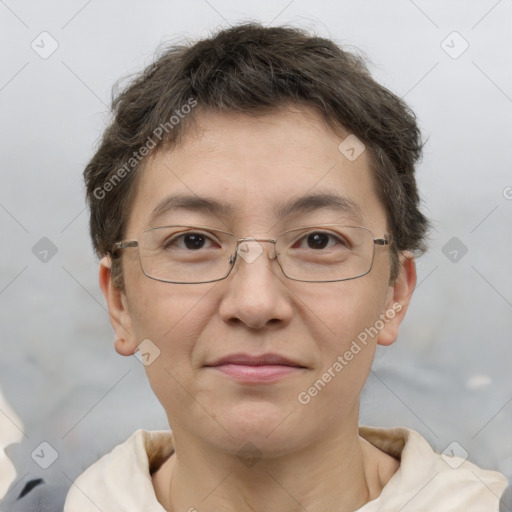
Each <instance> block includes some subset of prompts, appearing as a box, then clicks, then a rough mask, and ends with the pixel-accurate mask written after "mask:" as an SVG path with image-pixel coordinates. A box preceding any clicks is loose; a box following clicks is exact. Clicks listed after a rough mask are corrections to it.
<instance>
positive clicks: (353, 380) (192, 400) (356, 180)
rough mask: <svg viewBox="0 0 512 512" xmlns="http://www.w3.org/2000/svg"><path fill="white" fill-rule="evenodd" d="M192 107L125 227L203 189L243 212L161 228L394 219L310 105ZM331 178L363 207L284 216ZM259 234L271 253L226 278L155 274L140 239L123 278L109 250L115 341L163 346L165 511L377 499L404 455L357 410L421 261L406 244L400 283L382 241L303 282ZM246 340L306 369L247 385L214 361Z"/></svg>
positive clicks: (363, 166) (258, 230) (180, 215)
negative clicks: (360, 261) (248, 459)
mask: <svg viewBox="0 0 512 512" xmlns="http://www.w3.org/2000/svg"><path fill="white" fill-rule="evenodd" d="M196 121H197V122H196V124H195V128H194V129H192V130H191V131H190V132H189V133H188V134H187V135H186V136H185V138H184V140H183V142H182V144H181V145H180V146H178V147H177V148H174V149H173V150H172V151H168V150H167V151H161V152H159V153H157V154H155V155H154V156H152V157H151V158H150V159H149V160H148V161H147V163H146V166H145V168H144V171H143V173H142V174H141V176H140V180H139V181H138V185H137V186H138V189H137V193H136V195H135V198H134V203H133V206H132V210H131V212H130V216H129V222H128V225H127V232H126V238H127V239H137V238H138V237H139V235H140V233H141V232H142V231H144V229H147V228H148V227H150V225H149V224H148V221H149V217H150V215H151V212H152V210H153V209H154V207H155V206H156V205H157V204H158V203H159V201H161V200H162V199H163V198H165V197H166V196H168V195H169V194H175V193H183V194H190V193H191V192H192V193H193V194H194V195H198V196H208V197H213V198H216V199H217V200H219V201H222V202H225V203H228V204H229V205H230V206H231V208H232V211H231V213H229V214H226V215H223V216H212V215H210V214H207V213H204V212H197V211H173V212H169V213H167V214H164V215H163V216H161V217H159V218H158V219H156V220H155V221H154V222H153V224H152V225H151V226H157V225H166V224H172V223H176V224H180V223H186V224H192V225H204V226H210V227H217V228H220V229H224V230H226V231H229V232H231V233H234V234H235V235H236V236H237V237H240V238H241V237H249V236H251V237H254V238H275V237H276V236H277V235H278V234H279V233H281V232H283V231H285V230H287V229H291V228H294V227H300V226H303V225H318V224H322V223H336V222H339V223H345V224H351V225H354V223H355V222H356V221H358V224H357V225H360V226H364V227H366V228H368V229H370V230H371V232H372V233H373V235H374V237H375V238H379V237H381V236H382V235H383V234H384V233H386V232H387V224H386V215H385V210H384V208H383V206H382V204H381V203H380V201H379V200H378V198H377V195H376V193H375V190H374V183H373V179H372V175H371V172H370V166H369V159H368V155H367V152H363V153H362V154H361V155H360V156H359V157H358V158H357V159H356V160H354V161H349V160H348V159H347V158H345V156H344V155H342V154H341V153H340V151H339V150H338V145H339V144H340V142H341V141H342V140H343V138H340V136H339V135H336V134H335V133H333V131H332V130H331V129H329V128H328V127H327V126H326V125H325V124H324V123H323V122H322V121H321V120H320V118H319V117H318V116H317V115H316V114H315V113H314V112H312V111H310V110H308V109H298V108H295V109H283V110H282V111H281V112H278V113H272V114H269V115H262V116H259V117H257V118H255V117H249V116H245V115H242V114H236V113H233V114H226V113H213V112H208V111H198V112H197V119H196ZM319 191H337V192H339V193H340V194H343V195H344V196H345V197H347V198H349V199H350V200H351V201H353V202H354V203H356V204H357V205H358V207H359V209H360V211H361V216H360V219H359V220H357V219H352V218H349V217H347V214H346V213H342V212H336V211H332V210H330V209H326V208H323V209H318V210H315V211H311V212H308V213H306V214H303V215H293V216H291V217H287V218H283V219H278V218H276V217H275V216H274V208H275V206H276V205H280V204H282V203H283V202H286V201H288V200H290V199H293V198H298V197H301V196H303V195H305V194H308V193H312V192H319ZM261 245H262V247H263V249H264V252H263V254H262V255H261V256H260V257H258V258H257V259H256V260H255V261H254V262H252V263H250V264H249V263H246V262H245V261H243V260H242V259H241V258H238V261H237V263H236V265H235V268H234V269H233V271H232V272H231V274H230V275H229V276H228V277H227V278H226V279H224V280H222V281H218V282H215V283H205V284H194V285H183V284H169V283H163V282H158V281H155V280H152V279H148V278H147V277H146V276H145V275H144V274H143V273H142V272H141V269H140V265H139V262H138V256H137V250H136V249H127V250H125V251H124V254H123V273H124V279H125V291H124V292H121V291H120V290H119V289H117V288H115V287H114V286H113V285H112V282H111V276H110V261H109V260H108V258H104V259H103V260H102V261H101V264H100V272H99V274H100V285H101V288H102V290H103V293H104V295H105V297H106V300H107V303H108V307H109V311H110V315H111V319H112V325H113V327H114V330H115V349H116V350H117V352H119V353H120V354H122V355H126V356H128V355H132V354H133V352H134V351H135V350H136V349H137V346H138V344H139V343H140V342H141V341H142V340H144V339H150V340H151V341H152V342H153V343H154V344H155V345H156V346H157V347H158V349H159V350H160V356H159V357H158V358H157V359H156V360H155V361H154V362H153V363H152V364H151V365H149V366H147V367H146V371H147V375H148V378H149V382H150V384H151V386H152V388H153V390H154V392H155V394H156V396H157V397H158V399H159V400H160V402H161V403H162V405H163V407H164V409H165V411H166V413H167V416H168V420H169V424H170V426H171V429H172V431H173V435H174V441H175V446H176V452H175V454H173V456H171V457H170V458H169V459H168V460H167V461H166V462H165V463H164V464H163V465H162V466H161V468H160V469H159V470H158V471H157V472H156V473H155V474H154V475H153V485H154V488H155V492H156V495H157V498H158V500H159V501H160V503H161V504H162V505H163V506H164V508H165V509H166V510H169V511H171V510H173V511H178V510H180V511H181V510H189V509H190V508H191V507H195V508H197V510H199V511H201V512H209V511H212V512H213V511H218V510H224V511H227V512H229V511H240V510H250V511H263V510H281V511H283V512H292V511H297V510H303V508H304V509H307V510H308V512H329V511H338V512H339V511H352V510H355V509H356V508H359V507H361V506H362V505H363V504H364V503H366V502H368V501H370V500H372V499H375V498H376V497H377V496H378V495H379V494H380V492H381V490H382V488H383V487H384V486H385V485H386V483H387V482H388V481H389V479H390V478H391V476H392V475H393V474H394V473H395V472H396V470H397V469H398V467H399V462H398V461H396V460H395V459H393V458H392V457H390V456H389V455H387V454H385V453H384V452H381V451H380V450H378V449H377V448H376V447H375V446H373V445H371V444H370V443H368V442H367V441H365V440H364V439H362V438H361V437H359V435H358V412H359V411H358V408H359V395H360V392H361V389H362V387H363V385H364V383H365V381H366V379H367V376H368V373H369V370H370V367H371V364H372V361H373V357H374V352H375V348H376V345H377V344H381V345H390V344H391V343H393V342H394V341H395V339H396V337H397V335H398V330H399V326H400V323H401V322H402V320H403V318H404V315H405V313H406V310H407V306H408V304H409V300H410V298H411V294H412V291H413V289H414V286H415V283H416V272H415V265H414V260H413V259H412V258H411V257H401V267H400V272H399V275H398V278H397V280H396V281H395V282H394V283H390V280H389V278H390V259H389V248H387V247H379V246H376V248H375V259H374V264H373V268H372V270H371V272H370V273H369V274H367V275H366V276H363V277H361V278H358V279H354V280H349V281H342V282H333V283H303V282H296V281H292V280H289V279H287V278H286V277H285V276H284V275H283V274H282V272H281V270H280V268H279V266H278V264H277V262H276V260H275V259H272V244H267V243H263V244H261ZM409 256H410V255H409ZM396 303H400V304H401V305H402V309H401V310H400V311H399V312H397V313H396V315H395V316H394V318H393V319H391V320H389V321H388V322H387V323H385V326H384V328H383V329H381V330H380V331H379V334H378V336H375V337H374V338H370V340H369V342H368V344H367V346H365V347H364V348H363V349H362V350H361V351H360V352H359V353H358V354H357V355H356V356H354V358H353V359H352V360H351V361H350V362H349V363H348V364H347V365H346V366H345V367H344V368H343V370H342V371H341V372H339V373H338V374H336V377H335V378H333V379H332V380H331V382H329V383H328V384H327V385H326V386H325V388H323V389H322V391H321V392H320V393H318V394H317V396H315V397H314V398H312V400H311V401H310V403H308V404H307V405H303V404H301V403H299V401H298V400H297V396H298V394H299V393H300V392H303V391H307V390H308V388H310V386H311V385H312V384H313V383H314V382H315V381H316V380H317V379H318V378H320V377H321V375H322V374H323V373H324V372H325V371H327V369H328V368H329V367H331V366H332V365H333V363H334V362H335V361H336V359H337V357H338V356H339V355H342V354H344V352H345V351H346V350H348V348H349V347H350V345H351V343H352V341H353V340H354V339H356V338H357V335H358V334H359V333H361V332H362V331H364V329H365V328H367V327H370V326H373V325H375V322H376V320H378V319H379V315H380V314H385V313H386V311H389V310H390V309H392V307H393V304H396ZM240 352H244V353H249V354H263V353H268V352H274V353H278V354H280V355H283V356H286V357H288V358H290V359H293V360H295V361H298V362H300V363H301V365H302V366H304V368H303V369H301V370H299V371H297V372H295V373H294V374H293V375H290V376H288V377H285V378H283V379H281V380H279V381H277V382H274V383H271V384H264V385H245V384H241V383H239V382H237V381H235V380H233V379H232V378H230V377H227V376H225V375H223V374H221V373H220V372H217V371H213V370H212V369H211V368H205V366H204V365H205V364H207V363H208V362H212V361H213V360H215V359H217V358H219V357H223V356H226V355H228V354H233V353H240ZM248 442H250V443H251V446H253V447H254V450H255V452H256V455H255V456H256V457H258V460H257V462H256V463H255V464H254V465H252V466H251V467H248V466H246V465H245V464H243V463H242V462H241V461H240V459H239V457H237V453H238V451H239V450H240V449H241V448H242V447H243V446H244V445H246V443H248ZM171 484H172V485H171ZM302 507H303V508H302Z"/></svg>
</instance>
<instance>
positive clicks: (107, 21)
mask: <svg viewBox="0 0 512 512" xmlns="http://www.w3.org/2000/svg"><path fill="white" fill-rule="evenodd" d="M511 19H512V2H511V1H509V0H501V1H496V0H479V1H473V2H467V1H464V0H459V1H455V0H452V1H451V2H442V1H424V0H416V1H412V0H393V1H388V2H381V1H378V0H374V1H370V0H362V1H359V2H354V1H340V0H336V1H334V0H323V1H315V2H313V1H305V0H292V1H290V0H272V1H270V0H261V1H260V2H258V3H256V2H255V3H252V2H241V1H239V0H238V1H235V0H191V1H190V2H184V1H182V2H175V1H163V0H149V1H145V2H142V1H138V2H135V1H126V0H125V1H120V0H110V1H103V2H100V1H98V0H89V1H86V0H71V1H70V0H68V1H64V0H60V1H56V0H53V1H46V2H36V1H33V0H32V1H27V0H19V1H16V2H15V1H14V0H5V1H0V43H1V44H0V55H1V62H2V65H1V68H0V132H1V137H0V140H1V151H2V154H1V156H2V160H1V163H2V164H1V167H0V173H1V178H0V233H1V236H2V257H1V260H0V321H1V326H2V335H1V339H0V346H1V351H0V389H1V392H2V393H3V395H4V398H5V400H6V402H3V401H2V400H0V421H1V423H0V424H2V425H4V428H3V429H0V448H1V445H2V442H3V443H4V444H9V442H11V441H12V442H14V441H17V442H16V444H11V445H10V446H8V447H7V448H6V451H7V453H8V454H9V457H10V459H11V461H12V463H13V464H14V466H15V468H16V472H17V475H16V476H12V477H11V478H9V482H8V484H6V480H4V482H3V484H4V487H6V486H7V485H9V484H11V486H10V491H9V492H12V493H18V492H19V490H21V488H22V487H23V482H26V481H27V480H29V479H31V478H37V477H44V479H45V480H46V481H49V482H52V481H59V482H61V483H64V484H66V485H68V486H69V485H71V482H72V480H73V479H74V478H76V476H78V474H79V473H81V472H82V471H83V470H84V469H85V468H86V467H87V466H89V465H90V464H91V463H92V462H94V461H95V460H96V459H97V458H98V457H99V456H100V455H103V454H104V453H105V452H107V451H110V450H111V448H112V447H113V446H114V445H115V444H118V443H119V442H121V441H123V440H125V439H126V438H127V437H128V436H130V435H131V434H132V433H133V432H134V431H135V430H136V429H138V428H146V429H165V428H167V427H168V425H167V420H166V417H165V415H164V413H163V410H162V408H161V407H160V405H159V404H158V402H157V401H156V399H155V398H154V397H153V394H152V392H151V390H150V388H149V385H148V384H147V382H146V378H145V374H144V370H143V365H142V364H141V363H140V362H139V361H138V360H137V359H136V358H135V357H130V358H122V357H120V356H118V355H117V354H116V353H115V352H114V350H113V347H112V341H113V334H112V331H111V328H110V324H109V319H108V315H107V312H106V308H105V303H104V300H103V296H102V295H101V291H100V289H99V286H98V278H97V268H98V261H97V260H96V258H95V257H94V255H93V252H92V249H91V244H90V241H89V237H88V225H87V222H88V215H87V211H86V209H85V202H84V187H83V184H82V174H81V173H82V170H83V168H84V166H85V165H86V163H87V162H88V160H89V158H90V157H91V156H92V154H93V151H94V148H95V144H96V143H97V142H98V139H99V137H100V135H101V132H102V130H103V128H104V126H105V123H106V121H107V120H108V117H109V104H110V98H111V87H112V85H113V84H114V82H115V81H116V80H117V79H119V78H121V77H124V76H127V75H129V74H131V73H134V72H136V71H138V70H140V69H141V68H142V67H144V66H146V65H147V64H149V63H150V62H151V60H152V56H153V53H154V51H155V49H156V47H157V46H158V45H159V44H161V43H165V42H171V41H174V42H179V41H182V40H184V39H187V40H193V39H197V38H200V37H203V36H206V35H208V34H209V33H210V32H211V31H213V30H216V29H218V28H220V27H225V26H228V25H229V24H233V23H236V22H239V21H249V20H257V21H260V22H262V23H264V24H268V25H279V24H292V25H295V26H300V27H303V28H306V29H308V30H310V31H312V32H314V33H316V34H318V35H320V36H324V37H328V38H332V39H334V40H335V41H336V42H338V43H339V44H341V45H343V46H345V47H348V48H351V47H352V48H357V49H359V50H360V51H362V52H363V53H364V54H365V55H366V56H367V58H368V59H369V62H370V69H371V71H372V73H373V75H374V76H375V77H376V78H377V80H379V81H380V82H381V83H383V84H384V85H386V86H387V87H388V88H389V89H391V90H392V91H393V92H395V93H396V94H398V95H399V96H401V97H403V98H404V99H405V100H406V101H407V102H408V103H409V105H410V106H411V107H412V108H413V110H414V111H415V112H416V114H417V116H418V119H419V123H420V126H421V128H422V130H423V134H424V137H425V139H426V140H427V143H426V146H425V154H424V159H423V162H422V163H421V165H420V166H419V168H418V181H419V186H420V190H421V193H422V198H423V211H424V212H425V213H426V215H427V216H428V217H429V218H430V219H431V220H432V222H433V225H434V229H433V230H432V234H431V241H430V250H429V252H428V253H427V254H426V255H425V256H423V257H422V258H421V259H419V261H418V271H419V279H418V286H417V289H416V291H415V296H414V299H413V301H412V305H411V308H410V310H409V312H408V315H407V318H406V320H405V322H404V324H403V326H402V329H401V332H400V337H399V340H398V342H397V343H396V344H395V345H393V346H392V347H389V348H385V349H382V350H379V352H378V354H377V358H376V361H375V365H374V369H373V371H372V373H371V375H370V378H369V381H368V384H367V386H366V388H365V391H364V393H363V396H362V405H361V423H363V424H369V425H377V426H396V425H403V426H407V427H410V428H413V429H416V430H417V431H419V432H420V433H421V434H422V435H424V436H425V437H426V438H427V439H428V440H429V442H430V443H431V444H432V445H433V446H434V447H435V448H436V449H437V450H438V451H440V452H442V451H444V450H448V451H450V450H453V451H454V453H457V454H460V455H462V456H468V457H469V459H470V460H472V461H473V462H476V463H477V464H479V465H481V466H483V467H486V468H492V469H497V470H500V471H502V472H504V473H505V474H507V476H508V477H509V478H510V477H512V439H511V432H512V372H511V362H512V334H511V333H512V229H511V225H512V222H511V221H512V172H511V161H512V159H511V152H512V144H511V142H510V141H511V140H512V69H511V64H510V63H511V62H512V61H511V53H512V50H511V49H512V31H511V30H510V26H511ZM7 403H8V404H10V407H9V406H8V405H7ZM8 432H11V433H12V436H11V441H7V442H6V441H5V440H2V437H1V436H2V435H3V436H4V438H5V437H7V435H8ZM2 433H3V434H2ZM41 443H46V444H41ZM42 454H44V456H43V455H42ZM2 461H3V462H2ZM0 463H1V464H4V463H6V462H5V458H4V459H2V458H1V457H0ZM45 466H46V468H45ZM8 474H9V475H11V474H12V473H11V472H5V473H2V475H8ZM4 478H7V477H6V476H4ZM11 481H12V482H11ZM16 489H17V490H16ZM6 490H7V489H3V491H2V488H1V487H0V491H2V492H5V491H6ZM0 495H1V492H0Z"/></svg>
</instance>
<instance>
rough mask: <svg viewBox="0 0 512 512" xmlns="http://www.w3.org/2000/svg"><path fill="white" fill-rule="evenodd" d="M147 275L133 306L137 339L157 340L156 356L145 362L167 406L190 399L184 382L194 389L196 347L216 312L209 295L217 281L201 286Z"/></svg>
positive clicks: (152, 342)
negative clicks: (178, 283) (154, 278)
mask: <svg viewBox="0 0 512 512" xmlns="http://www.w3.org/2000/svg"><path fill="white" fill-rule="evenodd" d="M143 277H144V276H143ZM144 279H145V281H141V282H138V283H136V286H137V288H134V289H137V294H136V297H135V299H134V300H132V303H131V305H130V307H131V311H132V326H133V331H134V333H135V335H136V337H137V341H138V342H139V343H140V342H141V341H142V340H151V345H150V346H153V344H154V348H153V351H154V353H155V355H156V356H155V357H154V360H153V361H152V362H151V364H149V365H147V366H145V370H146V374H147V376H148V379H149V383H150V385H151V387H152V389H153V391H154V392H155V395H156V396H157V398H158V399H159V400H160V402H161V403H162V404H163V405H164V407H167V405H168V404H169V403H174V402H176V401H178V402H179V403H181V404H183V403H186V402H187V401H188V399H189V395H188V394H186V393H185V394H183V386H186V388H187V391H189V392H193V390H192V389H190V388H191V385H192V386H193V382H194V380H193V371H194V354H195V352H194V348H195V347H196V341H197V339H198V338H199V336H200V333H201V332H202V331H203V330H204V328H205V325H206V323H207V322H208V320H209V319H210V317H211V315H212V314H213V312H212V307H213V306H212V304H210V301H208V300H207V296H208V293H209V292H210V290H211V288H212V287H213V286H214V285H215V283H212V284H205V285H201V288H200V289H199V288H198V285H195V286H194V287H191V286H186V285H174V284H170V283H161V282H158V281H154V280H153V281H152V280H149V279H147V278H144ZM182 395H183V396H182Z"/></svg>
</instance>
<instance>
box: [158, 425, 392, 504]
mask: <svg viewBox="0 0 512 512" xmlns="http://www.w3.org/2000/svg"><path fill="white" fill-rule="evenodd" d="M173 433H174V440H175V446H176V452H175V454H174V455H173V456H172V457H171V458H170V459H169V460H168V461H167V462H166V463H165V464H164V466H162V468H161V470H159V471H158V472H157V474H156V475H155V476H154V478H153V483H154V486H155V491H156V494H157V498H158V500H159V501H160V503H162V505H163V506H164V507H165V508H166V510H168V511H170V512H176V511H178V510H187V511H188V510H190V511H194V510H198V511H200V512H214V511H215V512H216V511H218V510H223V511H226V512H231V511H233V512H234V511H240V510H247V511H254V512H262V511H265V510H280V511H283V512H296V511H302V510H308V512H345V511H346V512H349V511H353V510H356V509H358V508H360V507H361V506H362V505H364V504H365V503H366V502H368V501H370V500H372V499H374V498H376V497H377V496H378V495H379V494H380V492H381V490H382V487H383V486H384V485H385V483H387V480H389V478H391V476H392V474H393V473H394V471H396V469H397V467H398V466H397V465H396V466H393V464H391V465H390V461H388V460H386V459H385V458H389V456H387V455H385V454H383V453H382V452H380V451H379V450H378V449H377V448H375V447H374V446H372V445H370V444H369V443H368V442H366V441H364V440H363V439H361V438H360V437H359V435H358V429H357V422H355V423H354V424H352V425H349V426H345V428H342V429H338V430H337V431H336V432H330V433H326V435H324V436H322V439H321V441H319V442H317V443H315V444H314V445H309V446H305V447H304V448H302V449H301V450H298V451H297V450H295V451H293V452H292V453H288V454H284V455H280V456H278V457H266V456H263V457H262V458H261V459H258V457H255V458H254V459H252V460H251V459H248V460H244V461H241V460H240V458H239V457H238V456H237V455H236V454H226V452H222V451H219V450H218V449H216V448H215V447H212V446H211V445H207V444H205V443H203V442H201V441H198V440H197V439H190V438H189V437H190V435H189V434H188V433H186V432H185V431H183V432H182V431H180V430H179V429H177V430H176V428H175V429H174V430H173ZM395 463H396V461H395ZM392 466H393V467H392ZM383 468H385V471H383Z"/></svg>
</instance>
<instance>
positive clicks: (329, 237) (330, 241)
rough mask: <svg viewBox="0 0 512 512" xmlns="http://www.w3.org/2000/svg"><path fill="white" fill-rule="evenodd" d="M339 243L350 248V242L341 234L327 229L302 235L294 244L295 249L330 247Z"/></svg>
mask: <svg viewBox="0 0 512 512" xmlns="http://www.w3.org/2000/svg"><path fill="white" fill-rule="evenodd" d="M337 244H341V247H346V248H348V246H349V245H348V242H347V241H346V240H345V239H344V238H343V237H342V236H341V235H334V234H333V233H327V232H325V231H314V232H310V233H308V234H307V235H306V236H304V237H302V238H301V239H300V240H298V241H297V242H296V244H295V245H294V246H293V248H294V249H313V250H321V249H326V248H327V249H329V248H331V247H334V246H335V245H337Z"/></svg>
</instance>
